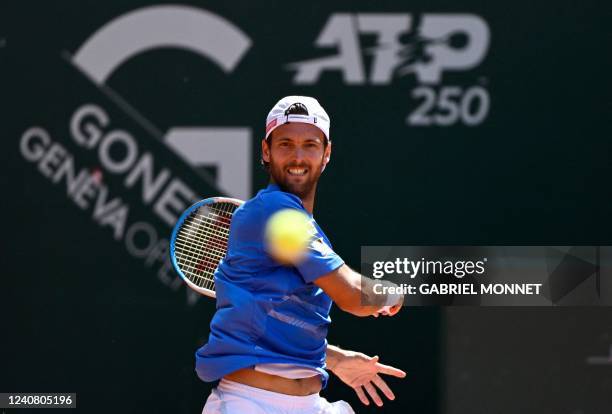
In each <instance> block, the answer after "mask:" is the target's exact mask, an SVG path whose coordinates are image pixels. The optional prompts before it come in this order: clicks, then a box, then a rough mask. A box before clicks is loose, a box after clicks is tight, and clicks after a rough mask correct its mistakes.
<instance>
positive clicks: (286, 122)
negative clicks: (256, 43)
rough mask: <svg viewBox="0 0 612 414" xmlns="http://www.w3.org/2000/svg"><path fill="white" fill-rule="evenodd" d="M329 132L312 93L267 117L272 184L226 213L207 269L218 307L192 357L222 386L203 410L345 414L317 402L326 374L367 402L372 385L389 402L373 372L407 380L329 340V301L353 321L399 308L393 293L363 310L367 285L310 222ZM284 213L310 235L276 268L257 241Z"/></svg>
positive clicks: (265, 144)
mask: <svg viewBox="0 0 612 414" xmlns="http://www.w3.org/2000/svg"><path fill="white" fill-rule="evenodd" d="M329 126H330V121H329V116H328V115H327V113H326V112H325V110H324V109H323V108H322V107H321V105H319V102H318V101H317V100H316V99H314V98H310V97H304V96H288V97H285V98H283V99H281V100H280V101H279V102H278V103H277V104H276V105H275V106H274V108H272V110H271V111H270V113H269V114H268V117H267V121H266V135H265V138H264V139H263V141H262V161H263V162H264V165H265V166H266V169H267V170H268V172H269V174H270V184H269V185H268V187H267V188H266V189H264V190H261V191H259V193H257V195H256V196H255V197H254V198H252V199H250V200H248V201H247V202H246V203H244V204H243V205H242V206H241V207H239V208H238V209H237V210H236V211H235V213H234V216H233V219H232V222H231V227H230V235H229V241H228V250H227V255H226V256H225V258H224V259H223V260H222V261H221V263H220V264H219V267H218V268H217V271H216V273H215V287H216V292H217V311H216V313H215V315H214V317H213V319H212V322H211V325H210V336H209V338H208V343H207V344H205V345H204V346H203V347H201V348H200V349H198V351H197V352H196V371H197V374H198V376H199V377H200V378H201V379H202V380H204V381H207V382H210V381H216V380H219V379H220V380H221V381H220V382H219V385H218V386H217V387H216V388H215V389H213V391H212V393H211V395H210V396H209V398H208V400H207V402H206V405H205V406H204V411H203V413H205V414H208V413H228V414H233V413H240V414H243V413H249V414H251V413H253V414H255V413H262V414H263V413H289V412H291V413H293V414H295V413H303V414H306V413H352V412H353V410H352V409H351V407H350V406H349V405H348V404H347V403H346V402H344V401H338V402H335V403H329V402H328V401H327V400H325V399H324V398H322V397H320V396H319V391H320V390H321V388H323V387H325V385H326V383H327V380H328V377H329V374H328V373H327V371H326V370H325V368H327V369H329V370H330V371H332V372H333V373H335V374H336V375H337V376H338V377H339V378H340V379H341V380H342V381H344V382H345V383H346V384H348V385H349V386H350V387H352V388H353V389H354V390H355V392H356V393H357V395H358V397H359V399H360V400H361V401H362V402H363V403H364V404H366V405H367V404H369V400H368V398H367V396H366V394H367V395H369V396H370V398H371V399H372V400H373V401H374V402H375V403H376V404H377V405H379V406H380V405H382V400H381V398H380V396H379V395H378V393H377V391H376V387H377V388H378V389H379V390H380V391H382V392H383V393H384V395H385V396H386V397H387V398H389V399H393V398H394V396H393V393H392V392H391V390H390V389H389V387H388V386H387V384H386V383H385V382H384V380H383V379H382V378H381V377H380V376H379V374H381V373H382V374H388V375H393V376H396V377H400V378H402V377H404V376H405V373H404V372H403V371H401V370H399V369H396V368H393V367H390V366H386V365H383V364H380V363H379V362H378V357H374V358H371V357H368V356H366V355H364V354H361V353H356V352H351V351H345V350H342V349H340V348H337V347H334V346H331V345H328V344H327V340H326V336H327V330H328V326H329V324H330V322H331V320H330V318H329V312H330V308H331V304H332V301H333V302H335V303H336V304H337V305H338V306H339V307H340V309H342V310H344V311H346V312H349V313H352V314H354V315H357V316H369V315H372V316H378V315H379V314H386V315H394V314H396V313H397V312H398V311H399V309H400V307H401V305H402V302H403V297H402V296H401V295H400V296H395V297H392V296H390V297H383V298H382V299H383V302H384V303H381V302H380V299H381V298H380V297H379V298H377V299H378V300H379V302H377V303H381V305H376V306H373V305H368V306H365V305H362V303H374V300H373V296H372V295H373V293H372V289H371V283H370V282H371V280H370V279H367V278H363V280H362V276H361V275H360V274H358V273H356V272H354V271H352V270H351V269H350V268H349V267H348V266H347V265H345V264H344V262H343V260H342V259H341V258H340V257H339V256H338V255H337V254H336V253H335V252H334V251H333V250H332V248H331V244H330V242H329V240H328V239H327V237H326V236H325V234H324V233H323V231H322V230H321V229H320V228H319V226H318V225H317V224H316V222H315V221H314V219H312V212H313V207H314V199H315V192H316V187H317V182H318V180H319V177H320V176H321V173H322V172H323V170H324V169H325V166H326V165H327V163H328V162H329V159H330V155H331V141H330V136H329ZM288 208H289V209H296V210H300V211H303V212H305V213H307V214H308V215H309V217H310V218H311V222H312V225H313V231H314V232H315V235H314V237H312V239H311V240H312V241H311V242H310V245H309V247H308V250H307V252H306V255H305V257H304V258H303V259H302V260H301V261H300V262H299V263H296V264H295V265H294V266H286V265H282V264H280V263H279V261H277V260H275V259H274V258H273V257H272V256H271V255H270V254H269V253H268V252H267V250H266V248H265V245H264V229H265V225H266V222H267V221H268V219H269V218H270V216H272V215H273V214H274V213H276V212H278V211H280V210H284V209H288ZM377 296H380V295H377ZM364 297H365V298H366V300H362V299H364ZM383 305H387V306H383Z"/></svg>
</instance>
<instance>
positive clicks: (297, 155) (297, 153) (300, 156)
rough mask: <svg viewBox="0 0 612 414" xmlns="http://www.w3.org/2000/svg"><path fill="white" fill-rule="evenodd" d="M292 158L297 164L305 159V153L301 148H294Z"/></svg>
mask: <svg viewBox="0 0 612 414" xmlns="http://www.w3.org/2000/svg"><path fill="white" fill-rule="evenodd" d="M293 158H294V159H295V161H297V162H299V161H303V160H304V159H305V158H306V152H305V151H304V149H303V148H301V147H296V148H295V150H294V151H293Z"/></svg>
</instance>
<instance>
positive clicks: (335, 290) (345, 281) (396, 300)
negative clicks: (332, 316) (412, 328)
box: [314, 265, 403, 316]
mask: <svg viewBox="0 0 612 414" xmlns="http://www.w3.org/2000/svg"><path fill="white" fill-rule="evenodd" d="M314 283H315V284H316V285H317V286H319V287H320V288H321V289H323V291H324V292H325V293H327V294H328V295H329V296H330V297H331V298H332V300H333V301H334V302H335V303H336V304H337V305H338V306H339V307H340V309H342V310H343V311H345V312H348V313H352V314H353V315H356V316H370V315H372V316H378V314H379V312H380V311H381V309H382V308H383V306H385V305H388V306H390V309H389V313H388V314H389V315H395V314H396V313H397V312H398V311H399V309H400V307H401V305H402V303H403V296H402V295H396V296H389V295H377V294H375V293H374V285H375V283H384V284H389V283H390V282H382V281H374V280H372V279H370V278H367V277H364V276H361V275H360V274H359V273H357V272H355V271H353V270H352V269H351V268H350V267H348V266H347V265H342V266H340V267H339V268H338V269H336V270H334V271H333V272H330V273H328V274H326V275H324V276H321V277H320V278H318V279H317V280H315V281H314ZM389 301H391V302H392V303H389ZM364 304H367V305H364Z"/></svg>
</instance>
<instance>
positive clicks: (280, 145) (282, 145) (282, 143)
mask: <svg viewBox="0 0 612 414" xmlns="http://www.w3.org/2000/svg"><path fill="white" fill-rule="evenodd" d="M278 146H279V147H288V146H289V143H288V142H281V143H280V144H278Z"/></svg>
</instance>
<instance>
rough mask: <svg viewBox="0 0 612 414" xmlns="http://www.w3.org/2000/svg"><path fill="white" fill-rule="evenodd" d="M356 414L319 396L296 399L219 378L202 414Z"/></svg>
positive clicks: (338, 403) (345, 404)
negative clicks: (219, 380)
mask: <svg viewBox="0 0 612 414" xmlns="http://www.w3.org/2000/svg"><path fill="white" fill-rule="evenodd" d="M246 413H248V414H355V411H353V409H352V408H351V406H350V405H349V404H348V403H347V402H345V401H336V402H335V403H330V402H329V401H327V400H326V399H325V398H323V397H321V396H319V394H312V395H307V396H305V397H297V396H293V395H285V394H279V393H277V392H272V391H266V390H262V389H259V388H255V387H249V386H248V385H244V384H240V383H238V382H234V381H229V380H226V379H222V380H221V382H219V385H218V386H217V388H214V389H213V390H212V392H211V394H210V396H209V397H208V399H207V400H206V404H205V405H204V411H202V414H246Z"/></svg>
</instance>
